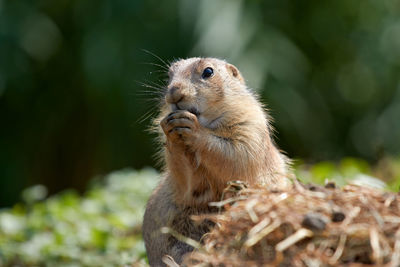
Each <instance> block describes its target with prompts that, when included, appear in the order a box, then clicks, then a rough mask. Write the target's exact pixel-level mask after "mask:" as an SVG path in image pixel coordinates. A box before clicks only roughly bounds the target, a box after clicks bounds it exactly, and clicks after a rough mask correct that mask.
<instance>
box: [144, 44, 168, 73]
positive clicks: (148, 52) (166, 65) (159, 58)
mask: <svg viewBox="0 0 400 267" xmlns="http://www.w3.org/2000/svg"><path fill="white" fill-rule="evenodd" d="M142 51H143V52H145V53H147V54H149V55H152V56H153V57H155V58H157V59H158V60H160V61H161V62H162V63H163V64H164V65H165V67H167V69H168V66H169V64H167V62H166V61H165V60H163V59H162V58H161V57H159V56H157V55H156V54H154V53H153V52H150V51H149V50H147V49H142Z"/></svg>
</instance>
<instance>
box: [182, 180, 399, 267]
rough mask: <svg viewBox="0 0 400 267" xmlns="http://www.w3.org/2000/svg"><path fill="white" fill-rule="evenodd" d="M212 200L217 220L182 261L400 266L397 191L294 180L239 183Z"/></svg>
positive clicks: (219, 264) (211, 263)
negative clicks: (281, 187) (274, 184)
mask: <svg viewBox="0 0 400 267" xmlns="http://www.w3.org/2000/svg"><path fill="white" fill-rule="evenodd" d="M212 204H213V205H214V206H219V207H223V209H224V211H223V212H221V213H219V214H214V215H208V216H207V217H206V219H210V220H212V221H214V222H215V223H216V226H215V228H214V229H213V230H212V231H211V232H210V233H209V234H207V235H206V236H204V238H203V240H202V246H201V248H198V249H196V250H195V251H194V252H193V253H191V254H189V255H188V256H187V257H186V259H185V264H186V265H188V266H246V267H250V266H368V265H370V264H375V266H393V267H395V266H400V197H399V195H398V194H394V193H389V192H383V191H381V190H377V189H372V188H367V187H360V186H356V185H347V186H345V187H343V188H341V189H340V188H336V187H335V185H334V184H333V183H328V184H327V185H326V186H325V187H319V186H303V185H301V184H299V183H298V182H295V184H294V186H293V188H292V189H291V190H289V191H285V192H270V191H268V190H266V189H262V188H257V189H249V188H244V189H242V190H240V191H239V192H238V193H237V195H236V196H232V197H231V198H229V199H226V200H224V201H222V202H218V203H212ZM194 219H195V220H202V219H205V218H204V217H195V218H194Z"/></svg>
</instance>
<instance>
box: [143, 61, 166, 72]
mask: <svg viewBox="0 0 400 267" xmlns="http://www.w3.org/2000/svg"><path fill="white" fill-rule="evenodd" d="M139 64H142V65H151V66H156V67H160V68H162V69H163V70H164V71H168V70H169V69H168V67H167V66H163V65H160V64H158V63H153V62H140V63H139Z"/></svg>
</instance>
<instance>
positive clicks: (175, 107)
mask: <svg viewBox="0 0 400 267" xmlns="http://www.w3.org/2000/svg"><path fill="white" fill-rule="evenodd" d="M172 110H173V111H176V110H187V111H189V112H190V113H192V114H194V115H196V116H199V115H200V111H199V110H198V109H197V108H195V107H190V108H181V107H180V106H179V105H178V104H173V105H172Z"/></svg>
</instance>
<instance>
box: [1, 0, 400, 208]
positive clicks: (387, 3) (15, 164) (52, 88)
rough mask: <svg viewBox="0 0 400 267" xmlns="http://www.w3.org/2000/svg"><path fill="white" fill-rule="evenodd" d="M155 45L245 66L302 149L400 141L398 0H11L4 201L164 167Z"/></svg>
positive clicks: (330, 155) (391, 146)
mask: <svg viewBox="0 0 400 267" xmlns="http://www.w3.org/2000/svg"><path fill="white" fill-rule="evenodd" d="M143 49H145V50H148V51H151V52H152V53H155V54H156V55H158V56H159V57H161V58H162V59H163V60H165V61H169V62H170V61H173V60H174V59H177V58H186V57H191V56H213V57H220V58H224V59H226V60H228V61H229V62H231V63H233V64H235V65H237V66H238V67H239V69H240V70H241V72H242V73H243V75H244V77H245V78H246V80H247V81H248V84H249V85H250V86H251V87H252V88H254V89H255V90H257V91H258V92H259V94H260V95H261V96H262V101H263V102H264V103H266V104H267V105H268V108H269V109H270V112H271V115H272V116H273V117H274V119H275V122H274V126H275V128H276V129H277V134H276V136H277V143H278V144H279V146H280V147H281V148H282V149H283V150H285V151H287V153H288V155H289V156H290V157H292V158H302V159H304V160H305V161H308V162H315V161H320V160H339V159H341V158H342V157H345V156H346V157H347V156H351V157H357V158H363V159H365V160H367V161H369V162H371V163H374V162H377V161H379V160H380V159H382V158H384V157H387V156H398V155H399V153H400V122H399V121H400V119H399V118H400V1H399V0H379V1H378V0H363V1H354V0H335V1H317V0H310V1H289V0H281V1H272V0H268V1H261V0H252V1H250V0H249V1H239V0H224V1H222V0H205V1H196V0H173V1H155V0H149V1H139V0H96V1H94V0H86V1H78V0H58V1H51V0H36V1H33V0H18V1H16V0H0V207H1V206H8V205H11V204H12V203H14V202H15V201H17V200H18V199H19V192H20V191H21V190H22V189H23V188H25V187H27V186H30V185H33V184H38V183H40V184H44V185H45V186H46V187H47V188H48V189H49V190H50V193H55V192H58V191H60V190H62V189H65V188H71V187H73V188H76V189H78V190H83V189H84V188H85V186H86V184H87V181H88V180H89V179H90V178H92V177H93V176H96V175H103V174H106V173H108V172H110V171H112V170H116V169H121V168H124V167H133V168H142V167H144V166H154V165H155V160H154V158H153V157H152V155H153V154H154V153H155V151H156V149H157V148H156V146H155V144H154V143H153V141H152V140H153V138H154V136H152V135H150V134H149V133H148V132H146V129H147V127H148V125H149V121H150V117H151V116H150V117H149V116H148V115H152V114H154V113H155V105H156V104H157V99H156V97H155V95H157V89H152V88H146V87H143V86H141V84H142V83H145V84H148V85H150V86H154V83H157V84H161V83H163V79H164V78H165V74H164V73H163V71H162V69H163V68H162V67H159V66H156V65H152V64H161V65H162V64H163V63H162V62H161V61H160V60H158V59H157V58H156V57H154V56H152V55H151V54H150V53H147V52H145V51H144V50H143Z"/></svg>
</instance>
